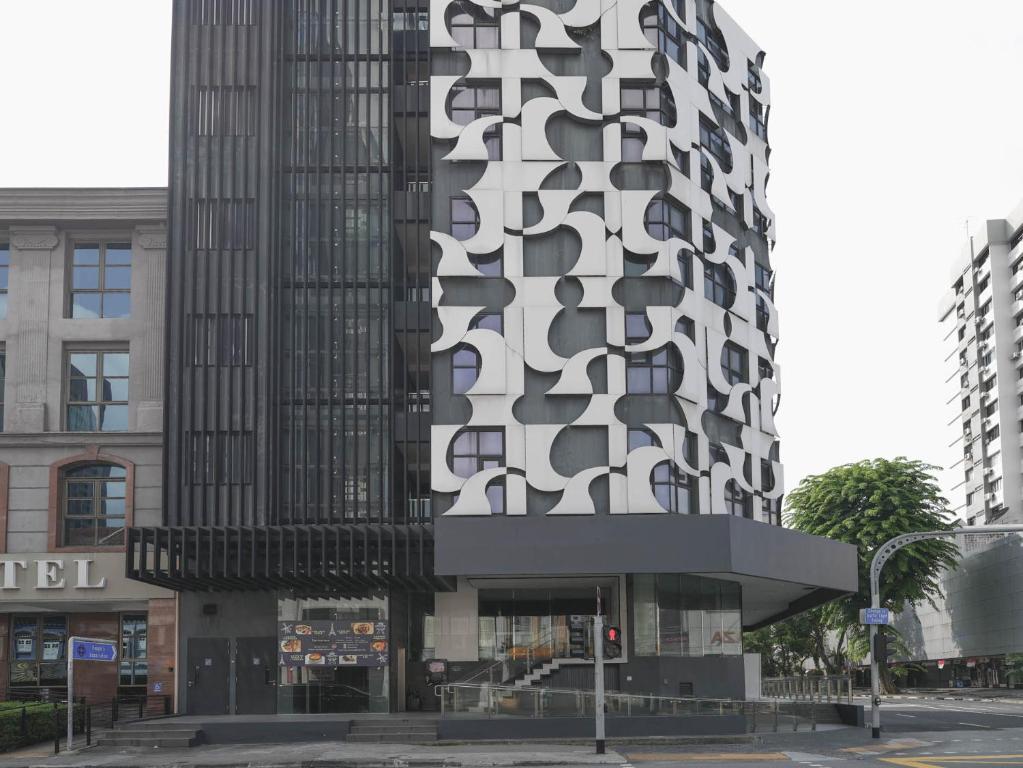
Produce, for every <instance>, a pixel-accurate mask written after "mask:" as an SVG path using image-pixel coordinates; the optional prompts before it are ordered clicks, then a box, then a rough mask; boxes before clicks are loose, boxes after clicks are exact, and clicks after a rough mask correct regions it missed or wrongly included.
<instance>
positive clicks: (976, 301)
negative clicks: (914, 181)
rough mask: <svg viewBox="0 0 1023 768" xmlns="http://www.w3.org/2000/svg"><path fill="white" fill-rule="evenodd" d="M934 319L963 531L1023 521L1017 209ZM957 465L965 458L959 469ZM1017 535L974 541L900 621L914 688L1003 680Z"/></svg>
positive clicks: (956, 276) (1020, 597)
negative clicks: (943, 349) (935, 595)
mask: <svg viewBox="0 0 1023 768" xmlns="http://www.w3.org/2000/svg"><path fill="white" fill-rule="evenodd" d="M951 284H952V288H951V290H950V291H949V292H948V293H946V294H945V296H944V297H942V299H941V303H940V306H939V312H938V315H939V319H940V321H941V322H942V326H943V328H944V330H945V339H946V342H947V344H948V349H949V355H948V357H947V361H948V363H949V378H948V384H949V394H950V395H951V397H950V400H949V405H950V407H951V408H952V411H953V412H954V414H955V416H954V418H953V419H952V422H951V425H950V426H951V427H952V428H953V432H954V438H955V439H954V441H953V444H952V447H953V450H954V451H955V459H956V460H957V463H956V464H955V465H954V466H953V467H952V471H954V472H956V473H957V474H958V480H959V483H960V485H959V486H957V487H956V488H954V489H953V493H952V506H953V508H954V509H955V512H956V515H957V517H959V519H960V523H961V524H965V525H989V524H994V523H999V524H1003V525H1004V524H1018V523H1023V463H1021V459H1023V453H1021V442H1023V441H1021V438H1023V204H1020V205H1019V206H1017V208H1016V209H1015V210H1014V211H1013V212H1012V213H1011V214H1009V215H1008V216H1007V217H1005V218H1004V219H991V220H988V221H985V222H984V224H983V226H982V227H981V229H980V231H979V232H978V233H977V234H975V235H974V237H972V238H971V240H970V242H969V244H968V245H966V246H965V247H964V249H963V252H962V254H961V256H960V258H959V259H957V261H956V263H955V265H954V266H953V267H952V274H951ZM960 459H961V461H960ZM1019 548H1020V543H1019V537H1017V536H1008V537H1000V536H992V537H987V536H984V537H971V538H969V539H965V540H964V541H963V542H962V544H961V549H962V555H963V557H962V560H961V561H960V562H959V566H958V567H957V568H956V569H955V570H954V571H948V572H946V573H944V574H943V575H942V577H941V590H942V597H941V599H940V600H938V601H937V602H936V604H935V605H934V606H930V605H921V606H919V607H917V608H916V609H915V610H913V611H907V613H906V615H904V616H903V617H901V619H900V621H899V624H898V629H899V630H900V631H901V632H902V635H903V637H904V638H905V639H906V641H907V642H906V645H907V648H908V649H909V652H910V653H909V660H912V661H915V662H917V663H918V665H919V666H918V669H919V670H920V671H919V672H917V673H915V674H916V676H917V679H916V680H915V682H916V683H917V684H920V685H940V686H945V685H948V684H956V683H957V681H969V682H970V684H972V685H980V686H985V687H986V686H991V685H999V684H1005V683H1006V682H1007V679H1006V676H1005V670H1004V658H1005V655H1006V654H1010V653H1019V652H1020V650H1021V649H1023V623H1021V622H1020V620H1019V618H1018V617H1019V616H1020V615H1021V613H1020V612H1021V611H1023V591H1021V590H1020V588H1019V583H1020V582H1019V562H1020V554H1019Z"/></svg>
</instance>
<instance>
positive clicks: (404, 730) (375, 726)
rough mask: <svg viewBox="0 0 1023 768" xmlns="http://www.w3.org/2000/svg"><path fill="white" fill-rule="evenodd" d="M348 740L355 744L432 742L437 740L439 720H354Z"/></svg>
mask: <svg viewBox="0 0 1023 768" xmlns="http://www.w3.org/2000/svg"><path fill="white" fill-rule="evenodd" d="M346 741H349V742H351V743H354V744H431V743H433V742H435V741H437V720H436V719H434V718H422V717H417V718H407V719H403V720H398V719H395V718H380V719H379V720H376V719H366V720H352V723H351V730H350V731H349V732H348V738H347V739H346Z"/></svg>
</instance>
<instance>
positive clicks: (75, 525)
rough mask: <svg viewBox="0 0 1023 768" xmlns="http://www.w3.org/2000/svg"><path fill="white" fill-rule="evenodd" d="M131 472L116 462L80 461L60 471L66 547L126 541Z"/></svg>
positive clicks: (63, 529) (108, 544) (62, 517)
mask: <svg viewBox="0 0 1023 768" xmlns="http://www.w3.org/2000/svg"><path fill="white" fill-rule="evenodd" d="M127 489H128V471H127V470H126V469H125V468H124V467H121V466H118V465H116V464H106V463H99V462H97V463H92V464H77V465H75V466H72V467H70V468H68V469H65V470H64V471H63V472H62V473H61V510H60V512H61V515H60V536H61V542H60V543H61V546H64V547H91V546H98V547H108V546H119V545H121V544H123V543H124V526H125V521H126V509H127Z"/></svg>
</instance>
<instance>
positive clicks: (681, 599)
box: [630, 574, 742, 657]
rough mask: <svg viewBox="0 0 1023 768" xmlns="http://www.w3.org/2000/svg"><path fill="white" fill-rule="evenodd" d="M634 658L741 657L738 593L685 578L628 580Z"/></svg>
mask: <svg viewBox="0 0 1023 768" xmlns="http://www.w3.org/2000/svg"><path fill="white" fill-rule="evenodd" d="M630 581H631V586H630V589H631V591H632V594H633V596H634V598H633V604H634V606H635V607H634V610H635V653H636V656H675V657H678V656H738V655H741V654H742V588H741V587H740V585H738V584H733V583H732V582H727V581H719V580H717V579H706V578H702V577H698V576H689V575H686V574H658V575H656V576H655V575H652V574H645V575H637V576H633V577H631V579H630Z"/></svg>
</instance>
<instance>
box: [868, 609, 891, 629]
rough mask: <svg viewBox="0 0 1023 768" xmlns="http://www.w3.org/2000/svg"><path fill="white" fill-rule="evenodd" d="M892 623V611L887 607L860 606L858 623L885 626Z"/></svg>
mask: <svg viewBox="0 0 1023 768" xmlns="http://www.w3.org/2000/svg"><path fill="white" fill-rule="evenodd" d="M891 623H892V613H891V611H889V610H888V609H887V608H862V609H861V610H860V624H867V625H868V626H869V625H877V626H885V625H887V624H891Z"/></svg>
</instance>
